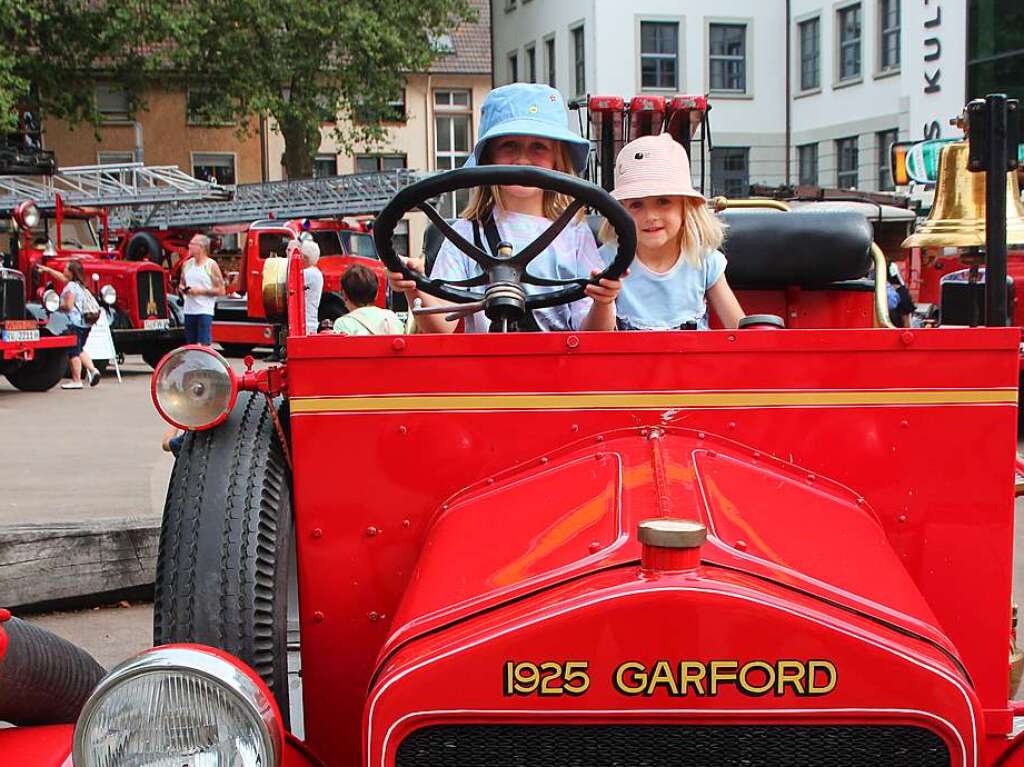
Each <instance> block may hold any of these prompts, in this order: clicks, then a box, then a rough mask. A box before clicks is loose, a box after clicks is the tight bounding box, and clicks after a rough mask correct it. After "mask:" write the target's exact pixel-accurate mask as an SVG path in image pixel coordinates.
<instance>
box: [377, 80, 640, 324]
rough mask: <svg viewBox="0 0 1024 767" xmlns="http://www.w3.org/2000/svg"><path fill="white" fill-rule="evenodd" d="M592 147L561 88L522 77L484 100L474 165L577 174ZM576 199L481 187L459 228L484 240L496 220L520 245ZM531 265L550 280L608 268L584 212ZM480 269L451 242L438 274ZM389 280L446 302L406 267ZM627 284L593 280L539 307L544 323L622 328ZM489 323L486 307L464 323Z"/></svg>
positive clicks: (431, 302)
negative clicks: (574, 296)
mask: <svg viewBox="0 0 1024 767" xmlns="http://www.w3.org/2000/svg"><path fill="white" fill-rule="evenodd" d="M589 148H590V142H589V141H588V140H587V139H584V138H580V137H579V136H577V135H576V134H574V133H573V132H572V131H570V130H569V128H568V123H567V115H566V111H565V105H564V103H563V101H562V96H561V94H560V93H559V92H558V91H556V90H555V89H553V88H549V87H548V86H546V85H537V84H532V83H514V84H512V85H506V86H503V87H501V88H495V89H494V90H493V91H491V92H490V94H489V95H488V96H487V99H486V100H485V101H484V103H483V106H482V108H481V124H480V137H479V139H478V140H477V143H476V146H475V147H474V149H473V155H472V157H470V158H469V161H468V162H467V163H466V165H467V166H471V165H532V166H534V167H537V168H545V169H547V170H556V171H559V172H561V173H568V174H574V173H579V172H580V171H581V170H582V169H583V167H584V166H585V165H586V162H587V152H588V151H589ZM569 202H570V200H568V199H567V198H566V197H565V196H564V195H560V194H557V193H555V192H552V191H545V190H542V189H535V188H533V187H522V186H501V187H482V188H479V189H476V190H474V192H473V194H472V196H471V198H470V200H469V204H468V205H467V206H466V209H465V210H463V211H462V212H461V213H460V218H459V219H458V220H457V221H455V222H454V224H453V228H454V229H455V231H456V232H458V233H459V234H460V235H462V236H463V237H465V238H466V239H468V240H470V241H474V240H477V239H478V238H479V239H480V240H481V241H482V239H483V238H480V230H481V229H483V230H484V231H486V228H487V225H488V222H489V220H490V222H492V223H493V224H494V226H495V227H496V229H497V231H498V234H499V235H500V239H505V240H508V241H509V242H511V243H512V244H513V245H514V246H515V247H516V248H517V249H518V248H521V247H524V246H525V245H527V244H528V243H530V242H532V241H533V240H535V239H536V238H537V237H538V236H539V235H540V234H541V233H543V232H544V231H545V230H546V229H547V228H548V226H549V225H550V224H551V222H552V221H554V220H555V219H556V218H558V216H559V215H560V214H561V213H562V211H564V210H565V208H566V206H567V205H568V204H569ZM406 265H407V266H408V267H409V268H410V269H414V270H417V271H421V272H422V271H423V268H424V264H423V259H422V258H418V259H406ZM530 271H531V273H533V274H534V275H536V276H537V277H544V278H548V279H573V278H577V277H590V276H593V275H595V274H597V273H598V272H600V271H601V260H600V258H599V257H598V253H597V243H596V242H595V241H594V235H593V234H591V231H590V228H589V227H588V226H587V224H586V222H585V221H583V220H582V217H581V218H580V219H579V220H576V221H573V222H571V223H570V224H569V225H568V226H566V228H565V229H563V230H562V232H561V233H560V234H559V235H558V236H557V237H556V238H555V240H554V241H553V242H552V243H551V244H550V245H549V246H548V247H547V248H546V249H545V250H544V251H542V252H541V254H540V255H539V256H537V258H536V260H535V261H534V262H533V263H532V264H531V266H530ZM480 273H481V269H480V267H479V266H478V265H477V264H476V263H475V262H474V261H473V260H472V259H470V258H469V257H468V256H466V255H465V254H463V253H462V252H461V251H460V250H459V249H458V248H456V247H455V245H453V244H452V243H450V242H448V241H445V243H444V244H443V245H442V246H441V250H440V251H439V252H438V255H437V260H436V261H435V263H434V268H433V270H432V271H431V273H430V276H431V277H433V278H439V279H446V280H465V279H469V278H471V277H475V276H477V275H478V274H480ZM388 279H389V281H390V284H391V289H392V290H393V291H396V292H397V291H401V292H403V293H405V295H406V297H407V298H408V301H409V304H410V305H412V303H413V301H414V300H415V299H417V298H419V299H422V301H423V304H424V305H425V306H438V305H443V304H445V303H446V302H445V301H442V300H441V299H439V298H435V297H433V296H429V295H426V294H421V293H420V292H419V291H418V290H417V289H416V283H415V282H413V281H412V280H406V279H405V278H404V277H403V275H402V274H401V273H399V272H390V273H389V275H388ZM621 284H622V283H621V282H620V281H619V280H610V279H602V280H601V281H600V284H597V285H588V286H587V288H586V297H585V298H582V299H580V300H579V301H574V302H572V303H570V304H563V305H561V306H549V307H544V308H540V309H535V310H534V311H533V320H534V321H535V323H536V329H538V330H614V329H615V297H616V295H617V294H618V291H619V288H620V286H621ZM525 287H526V290H527V293H530V294H535V293H543V292H544V291H546V290H549V288H544V287H540V288H538V287H537V286H534V285H527V286H525ZM416 322H417V325H418V326H419V329H420V330H422V331H425V332H428V333H451V332H452V331H454V330H455V329H456V326H457V324H458V323H457V321H452V320H447V319H445V317H444V315H442V314H433V315H430V314H427V315H420V316H418V317H417V318H416ZM488 327H489V323H488V320H487V319H486V317H484V313H483V312H482V311H480V312H475V313H474V314H471V315H469V316H468V317H466V318H465V325H464V328H463V329H464V330H465V332H467V333H484V332H487V329H488ZM528 327H529V326H528Z"/></svg>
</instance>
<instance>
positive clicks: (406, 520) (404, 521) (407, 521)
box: [402, 519, 412, 527]
mask: <svg viewBox="0 0 1024 767" xmlns="http://www.w3.org/2000/svg"><path fill="white" fill-rule="evenodd" d="M402 527H412V522H410V521H409V520H408V519H403V520H402Z"/></svg>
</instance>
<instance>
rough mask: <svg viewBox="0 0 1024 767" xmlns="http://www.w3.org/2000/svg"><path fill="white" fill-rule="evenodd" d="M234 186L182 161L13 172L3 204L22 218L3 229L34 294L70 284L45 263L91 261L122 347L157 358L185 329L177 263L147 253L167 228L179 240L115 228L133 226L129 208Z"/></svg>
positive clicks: (1, 181)
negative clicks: (204, 176)
mask: <svg viewBox="0 0 1024 767" xmlns="http://www.w3.org/2000/svg"><path fill="white" fill-rule="evenodd" d="M228 194H229V192H228V190H226V189H224V188H223V187H218V186H216V185H214V184H210V183H208V182H205V181H200V180H198V179H193V178H191V177H190V176H188V175H187V174H184V173H182V172H181V171H180V170H178V169H177V168H172V167H161V166H156V167H146V166H143V165H141V164H140V163H128V164H124V165H98V166H82V167H73V168H64V169H62V170H61V171H60V172H59V173H57V174H55V175H52V176H48V177H44V178H43V179H42V180H38V181H36V180H29V179H25V178H22V177H15V176H3V177H0V210H5V211H8V212H9V213H10V214H11V216H10V221H11V222H12V224H13V228H9V229H6V230H0V247H3V249H4V250H5V251H6V252H8V253H9V254H10V258H11V259H12V261H13V263H14V264H15V265H16V266H17V268H18V269H19V270H20V271H21V272H22V273H23V274H24V275H25V277H26V280H27V289H28V300H29V302H31V303H33V304H42V299H43V295H44V294H45V293H46V292H47V290H50V289H54V290H55V291H56V292H58V293H59V291H60V289H61V288H62V287H63V285H62V283H61V281H59V280H54V279H53V278H52V277H50V276H48V275H47V274H45V273H43V272H41V271H40V270H39V269H37V268H36V267H37V265H39V264H43V265H46V266H48V267H50V268H52V269H55V270H57V271H58V272H59V271H62V270H63V268H64V266H65V265H66V264H67V262H68V261H70V260H71V259H77V260H79V261H81V262H82V266H83V269H84V270H85V275H86V279H87V282H89V288H90V290H91V291H92V292H93V293H94V294H95V295H96V297H97V299H102V300H103V302H104V304H105V306H106V307H107V311H108V314H109V320H110V327H111V333H112V335H113V339H114V345H115V347H116V349H117V351H118V353H120V354H141V355H142V357H143V359H145V361H146V362H147V363H149V364H150V365H155V364H156V363H157V362H158V361H159V360H160V358H161V357H162V356H163V355H164V354H166V353H167V352H168V351H169V350H171V349H173V348H175V347H176V346H178V345H179V344H181V343H182V342H183V340H184V331H183V320H182V313H181V302H180V300H179V298H178V297H177V296H176V295H174V294H173V292H171V290H170V287H171V281H170V275H169V271H168V269H167V268H166V267H165V266H164V265H163V264H162V263H160V259H159V258H157V259H149V258H146V257H145V256H146V247H145V246H146V245H147V244H148V243H149V242H150V240H153V239H156V238H157V235H159V239H160V240H167V244H168V245H169V246H170V245H172V239H173V238H172V234H173V233H172V232H168V231H162V232H158V233H156V234H154V232H152V231H139V232H137V233H136V234H135V235H134V236H133V237H127V236H126V237H122V238H121V239H120V241H119V242H118V243H117V245H116V246H115V245H114V244H113V242H112V239H111V237H112V230H114V229H118V228H124V222H123V221H122V219H124V218H125V213H126V212H133V211H134V212H136V213H138V212H141V211H142V210H148V211H150V212H152V209H153V208H154V207H159V206H166V205H170V204H174V205H180V204H182V203H187V202H195V201H197V200H208V199H221V198H223V197H225V196H226V195H228ZM4 240H6V243H4V242H3V241H4ZM44 308H45V307H44Z"/></svg>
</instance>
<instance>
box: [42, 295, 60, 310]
mask: <svg viewBox="0 0 1024 767" xmlns="http://www.w3.org/2000/svg"><path fill="white" fill-rule="evenodd" d="M43 308H44V309H46V311H48V312H49V313H50V314H53V313H54V312H55V311H57V310H58V309H60V296H59V295H57V291H56V290H53V289H50V290H47V291H46V292H45V293H43Z"/></svg>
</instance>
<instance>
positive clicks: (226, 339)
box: [212, 320, 278, 346]
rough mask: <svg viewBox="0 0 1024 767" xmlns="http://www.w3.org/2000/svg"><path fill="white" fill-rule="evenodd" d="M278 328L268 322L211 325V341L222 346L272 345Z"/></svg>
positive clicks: (216, 322)
mask: <svg viewBox="0 0 1024 767" xmlns="http://www.w3.org/2000/svg"><path fill="white" fill-rule="evenodd" d="M277 328H278V326H277V325H274V324H271V323H269V322H222V321H219V320H218V321H215V322H214V323H213V329H212V333H213V340H214V341H216V342H217V343H222V344H253V345H259V346H268V345H273V343H274V338H275V336H276V331H277Z"/></svg>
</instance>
